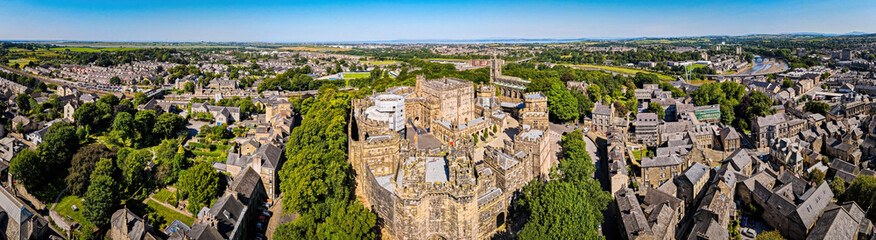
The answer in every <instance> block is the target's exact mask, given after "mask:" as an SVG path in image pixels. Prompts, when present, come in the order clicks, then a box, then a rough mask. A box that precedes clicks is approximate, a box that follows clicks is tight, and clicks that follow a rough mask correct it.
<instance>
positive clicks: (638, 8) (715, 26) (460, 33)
mask: <svg viewBox="0 0 876 240" xmlns="http://www.w3.org/2000/svg"><path fill="white" fill-rule="evenodd" d="M852 31H862V32H871V33H872V32H876V1H873V0H856V1H845V0H842V1H840V0H821V1H811V0H798V1H782V0H760V1H709V0H699V1H675V0H667V1H659V0H658V1H654V0H651V1H626V0H615V1H555V0H543V1H513V0H506V1H490V0H485V1H390V0H384V1H330V0H312V1H295V0H292V1H289V0H287V1H246V0H235V1H226V0H212V1H192V0H175V1H164V0H162V1H148V0H140V1H131V0H117V1H104V0H91V1H81V0H66V1H63V0H55V1H51V0H0V39H4V40H97V41H266V42H330V41H380V40H426V39H440V40H450V39H453V40H471V39H494V38H631V37H673V36H703V35H745V34H754V33H792V32H823V33H847V32H852Z"/></svg>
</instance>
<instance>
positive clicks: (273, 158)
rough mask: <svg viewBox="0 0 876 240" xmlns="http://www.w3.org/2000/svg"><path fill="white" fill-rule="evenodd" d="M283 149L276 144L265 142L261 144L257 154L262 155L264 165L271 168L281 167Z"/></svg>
mask: <svg viewBox="0 0 876 240" xmlns="http://www.w3.org/2000/svg"><path fill="white" fill-rule="evenodd" d="M282 153H283V149H281V148H279V147H277V146H274V144H264V145H261V146H259V149H258V150H256V152H255V155H261V157H262V167H264V168H269V169H278V168H279V167H280V157H281V154H282Z"/></svg>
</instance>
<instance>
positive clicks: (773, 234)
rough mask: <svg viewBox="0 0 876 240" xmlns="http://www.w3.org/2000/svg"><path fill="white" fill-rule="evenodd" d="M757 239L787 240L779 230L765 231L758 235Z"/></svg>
mask: <svg viewBox="0 0 876 240" xmlns="http://www.w3.org/2000/svg"><path fill="white" fill-rule="evenodd" d="M755 239H757V240H785V237H783V236H782V233H780V232H779V230H772V231H765V232H762V233H760V235H757V238H755Z"/></svg>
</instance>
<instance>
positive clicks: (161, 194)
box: [152, 188, 173, 203]
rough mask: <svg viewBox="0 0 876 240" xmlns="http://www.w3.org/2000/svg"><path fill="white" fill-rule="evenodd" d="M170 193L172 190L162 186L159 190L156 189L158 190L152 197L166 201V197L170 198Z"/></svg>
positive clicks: (171, 193)
mask: <svg viewBox="0 0 876 240" xmlns="http://www.w3.org/2000/svg"><path fill="white" fill-rule="evenodd" d="M172 195H173V192H171V191H168V190H167V189H165V188H162V189H161V190H158V192H157V193H155V195H152V198H155V199H156V200H158V201H161V202H164V203H167V199H170V197H171V196H172Z"/></svg>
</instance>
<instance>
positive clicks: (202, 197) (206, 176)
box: [179, 162, 220, 214]
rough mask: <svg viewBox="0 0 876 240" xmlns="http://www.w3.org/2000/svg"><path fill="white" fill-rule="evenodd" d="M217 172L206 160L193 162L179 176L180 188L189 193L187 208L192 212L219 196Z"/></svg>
mask: <svg viewBox="0 0 876 240" xmlns="http://www.w3.org/2000/svg"><path fill="white" fill-rule="evenodd" d="M219 181H220V179H219V173H218V172H216V169H213V167H212V166H210V164H209V163H207V162H201V163H198V164H195V165H194V166H192V167H191V168H189V169H188V170H186V172H185V173H184V174H182V176H180V178H179V186H180V187H181V188H180V189H181V190H183V191H184V192H185V193H187V194H188V195H189V198H188V199H189V204H190V205H191V206H190V207H189V208H188V209H189V211H190V212H192V213H193V214H195V213H197V212H198V211H199V210H201V207H204V206H209V205H210V200H213V198H215V197H217V196H219Z"/></svg>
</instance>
